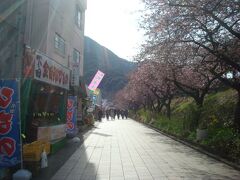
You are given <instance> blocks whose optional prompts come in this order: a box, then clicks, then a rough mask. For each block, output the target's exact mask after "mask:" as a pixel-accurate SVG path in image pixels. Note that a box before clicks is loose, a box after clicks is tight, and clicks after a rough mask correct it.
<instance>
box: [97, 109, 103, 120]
mask: <svg viewBox="0 0 240 180" xmlns="http://www.w3.org/2000/svg"><path fill="white" fill-rule="evenodd" d="M102 115H103V112H102V110H101V109H99V111H98V120H99V121H102Z"/></svg>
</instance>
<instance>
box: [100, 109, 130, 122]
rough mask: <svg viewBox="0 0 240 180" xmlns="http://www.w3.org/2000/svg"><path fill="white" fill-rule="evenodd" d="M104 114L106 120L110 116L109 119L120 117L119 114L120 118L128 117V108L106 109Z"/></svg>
mask: <svg viewBox="0 0 240 180" xmlns="http://www.w3.org/2000/svg"><path fill="white" fill-rule="evenodd" d="M105 115H106V118H107V120H109V119H110V118H111V120H114V119H115V118H116V116H117V119H120V116H121V118H122V119H127V118H128V110H127V109H108V110H106V111H105Z"/></svg>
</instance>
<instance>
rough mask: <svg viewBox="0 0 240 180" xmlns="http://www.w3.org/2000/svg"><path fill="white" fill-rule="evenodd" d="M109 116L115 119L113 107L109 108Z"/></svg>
mask: <svg viewBox="0 0 240 180" xmlns="http://www.w3.org/2000/svg"><path fill="white" fill-rule="evenodd" d="M110 116H111V120H113V119H115V113H114V109H111V110H110Z"/></svg>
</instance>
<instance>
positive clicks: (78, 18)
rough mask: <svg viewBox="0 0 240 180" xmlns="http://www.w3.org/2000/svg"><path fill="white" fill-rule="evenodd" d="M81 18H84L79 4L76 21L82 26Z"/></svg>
mask: <svg viewBox="0 0 240 180" xmlns="http://www.w3.org/2000/svg"><path fill="white" fill-rule="evenodd" d="M81 18H82V12H81V10H80V8H79V6H76V17H75V23H76V25H77V26H78V27H79V28H81Z"/></svg>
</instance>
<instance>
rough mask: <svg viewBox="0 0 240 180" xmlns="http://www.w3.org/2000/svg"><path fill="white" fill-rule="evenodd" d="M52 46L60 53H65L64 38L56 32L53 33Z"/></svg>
mask: <svg viewBox="0 0 240 180" xmlns="http://www.w3.org/2000/svg"><path fill="white" fill-rule="evenodd" d="M54 47H55V48H56V49H57V50H58V51H59V52H60V53H62V54H65V40H64V39H63V38H62V37H61V36H60V35H58V34H57V33H56V34H55V38H54Z"/></svg>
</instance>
